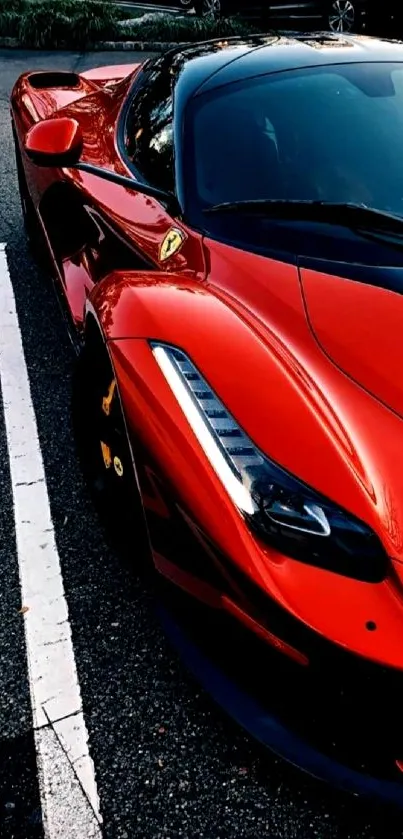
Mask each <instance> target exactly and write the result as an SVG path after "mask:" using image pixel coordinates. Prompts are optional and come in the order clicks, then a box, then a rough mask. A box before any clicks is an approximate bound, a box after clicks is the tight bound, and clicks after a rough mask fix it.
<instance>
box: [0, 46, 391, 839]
mask: <svg viewBox="0 0 403 839" xmlns="http://www.w3.org/2000/svg"><path fill="white" fill-rule="evenodd" d="M145 57H146V56H145V55H144V54H142V58H145ZM136 60H139V56H136V55H135V54H133V53H127V52H125V53H123V54H119V53H111V54H102V53H95V54H93V55H91V54H86V55H83V54H78V53H68V52H61V53H58V54H54V53H40V52H35V53H28V52H23V51H21V52H20V51H18V52H14V51H2V52H0V242H7V243H8V259H9V268H10V275H11V280H12V283H13V287H14V293H15V296H16V303H17V310H18V316H19V320H20V326H21V331H22V338H23V343H24V349H25V355H26V360H27V366H28V373H29V377H30V384H31V393H32V399H33V403H34V408H35V412H36V419H37V424H38V431H39V438H40V444H41V450H42V457H43V461H44V468H45V474H46V481H47V485H48V491H49V496H50V504H51V512H52V518H53V523H54V527H55V536H56V542H57V548H58V553H59V556H60V562H61V567H62V573H63V580H64V587H65V593H66V599H67V604H68V608H69V617H70V625H71V632H72V638H73V645H74V652H75V658H76V665H77V671H78V678H79V683H80V686H81V697H82V710H83V713H84V717H85V721H86V724H87V728H88V732H89V743H90V753H91V756H92V758H93V761H94V765H95V772H96V780H97V784H98V792H99V796H100V801H101V810H102V815H103V819H104V827H103V834H104V836H105V837H106V839H134V837H140V839H177V837H184V839H233V837H237V839H315V837H316V838H317V839H385V837H386V836H387V837H388V839H398V837H403V817H402V816H401V815H400V816H399V815H396V814H392V813H390V812H388V813H387V815H386V816H385V812H383V811H380V810H377V809H376V808H375V807H370V805H369V804H368V803H367V804H364V803H363V802H360V801H356V800H353V799H350V798H349V797H348V796H344V795H341V794H339V793H336V792H334V791H332V790H330V789H328V788H326V787H324V786H322V785H321V784H319V783H316V782H314V781H313V780H310V779H308V778H306V777H305V776H303V775H302V774H301V773H299V772H298V771H296V770H294V769H292V768H290V767H287V766H286V765H285V764H284V763H283V762H282V761H281V760H278V759H276V758H275V757H274V756H273V755H271V754H267V753H262V751H261V750H260V749H259V748H258V746H257V745H256V744H255V743H253V742H252V741H251V740H250V739H249V738H248V737H247V736H245V735H244V734H243V733H242V732H241V731H240V730H239V729H237V728H236V727H235V726H234V725H232V723H230V722H229V721H228V720H227V719H226V718H224V717H223V716H222V715H221V714H220V713H219V711H218V710H217V709H216V708H215V707H214V705H213V704H212V702H211V701H210V700H209V698H208V697H206V696H205V695H204V694H203V693H202V692H201V691H200V690H199V689H198V687H197V685H196V684H195V683H194V682H193V681H192V680H191V679H190V677H189V676H188V675H187V673H186V672H185V670H184V668H183V667H182V665H181V664H180V662H179V661H178V660H177V659H176V657H175V655H174V654H173V653H172V651H171V650H170V648H169V646H168V644H167V642H166V641H165V639H164V636H163V634H162V632H161V630H160V628H159V626H158V625H157V623H156V620H155V618H154V616H153V612H152V610H151V608H150V603H149V599H148V596H147V595H146V593H145V592H144V591H143V590H142V587H141V585H139V583H138V582H137V581H136V578H135V577H134V575H132V574H130V573H129V572H128V570H127V569H126V568H124V567H123V566H122V564H121V563H120V562H119V559H118V558H117V557H116V555H115V554H114V553H113V551H112V550H111V548H110V547H109V546H108V544H107V542H106V541H105V537H104V534H103V531H102V528H101V526H100V523H99V521H98V519H97V516H96V514H95V512H94V510H93V507H92V504H91V502H90V499H89V498H88V495H87V493H86V491H85V488H84V485H83V481H82V477H81V474H80V471H79V468H78V464H77V460H76V455H75V451H74V444H73V433H72V420H71V414H70V398H71V374H72V364H73V357H72V352H71V348H70V344H69V339H68V337H67V334H66V332H65V328H64V325H63V321H62V317H61V314H60V311H59V308H58V304H57V302H56V299H55V297H54V296H53V293H52V290H51V287H50V284H49V282H48V280H47V279H46V277H43V276H41V275H40V274H39V273H38V271H37V269H36V267H35V265H34V264H33V262H32V259H31V257H30V255H29V252H28V249H27V245H26V241H25V236H24V233H23V228H22V221H21V214H20V207H19V200H18V194H17V182H16V173H15V164H14V156H13V145H12V137H11V130H10V123H9V113H8V95H9V92H10V90H11V87H12V84H13V83H14V81H15V79H16V78H17V76H18V75H19V74H20V73H21V72H22V71H23V70H25V69H28V68H33V69H42V68H51V67H55V68H65V69H71V68H73V67H74V68H75V69H76V70H78V71H79V70H80V69H83V68H89V67H91V66H95V65H101V64H110V63H113V62H115V61H116V62H118V63H124V62H132V61H136ZM0 477H1V504H0V591H1V596H0V684H1V691H0V837H1V839H41V838H42V837H43V836H44V829H43V824H42V820H41V812H40V800H39V787H38V769H37V765H36V759H35V738H41V748H42V749H43V750H46V751H47V753H49V752H52V750H60V749H62V751H63V755H64V759H65V762H64V764H63V765H64V767H65V770H64V771H65V774H64V775H63V779H62V784H65V785H66V788H67V786H69V785H71V784H72V783H73V784H74V783H77V784H79V773H78V772H76V770H77V767H78V766H79V764H80V759H81V758H82V754H83V751H82V742H81V741H80V738H79V737H77V739H76V740H75V739H74V737H73V738H72V736H71V731H68V728H71V726H73V727H74V723H75V719H76V717H77V716H79V715H80V714H81V707H80V708H79V709H76V714H72V713H68V714H67V715H66V716H65V717H63V715H60V716H53V717H52V716H51V715H50V714H49V713H48V715H47V717H46V724H45V725H44V726H43V727H42V728H41V729H40V730H37V731H36V732H34V730H33V722H32V713H31V705H30V697H29V685H28V677H27V661H26V652H25V641H24V627H23V618H22V615H21V614H20V613H19V609H20V606H21V594H20V586H19V579H18V564H17V558H16V550H15V533H14V524H13V515H12V500H11V498H12V496H11V488H10V473H9V465H8V456H7V450H6V443H5V431H4V421H3V410H2V405H1V402H0ZM56 643H58V641H56ZM48 699H49V697H48ZM47 705H48V703H47V702H46V703H44V707H45V706H46V707H47ZM67 743H68V744H71V743H73V744H74V747H73V748H71V747H70V746H67V745H66V744H67ZM72 767H74V771H75V774H74V775H73V780H72V775H71V768H72ZM42 780H43V779H42ZM46 783H48V785H49V787H48V791H49V795H52V783H53V782H52V779H47V782H46ZM81 801H82V799H81ZM80 806H84V805H80ZM84 815H85V814H83V812H82V811H81V810H80V809H79V808H78V809H77V811H76V812H74V813H73V818H72V814H71V813H66V816H65V818H66V820H67V821H66V823H67V824H69V830H68V832H66V834H65V835H66V839H84V837H83V828H82V824H83V823H85V821H82V820H83V819H84ZM386 819H387V821H386ZM385 824H387V833H386V832H385Z"/></svg>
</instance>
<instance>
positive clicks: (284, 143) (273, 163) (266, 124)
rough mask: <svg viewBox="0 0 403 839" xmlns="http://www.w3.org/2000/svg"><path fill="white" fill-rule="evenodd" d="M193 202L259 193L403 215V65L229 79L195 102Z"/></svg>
mask: <svg viewBox="0 0 403 839" xmlns="http://www.w3.org/2000/svg"><path fill="white" fill-rule="evenodd" d="M190 134H191V138H190V142H191V147H190V152H189V154H190V157H191V158H192V159H193V165H192V171H191V173H190V180H189V182H188V183H189V196H188V200H189V201H190V205H191V206H193V208H194V209H195V210H196V212H197V207H199V208H200V207H203V206H204V207H206V206H209V205H212V204H216V203H220V202H223V201H234V200H244V199H254V198H285V199H315V200H325V201H343V202H344V201H351V202H357V203H365V204H368V205H370V206H372V207H376V208H379V209H385V210H388V211H391V212H394V213H398V214H401V215H403V156H402V151H403V64H393V65H392V64H385V63H380V64H351V65H333V66H323V67H316V68H313V69H303V70H293V71H288V72H282V73H277V74H273V75H268V76H264V77H260V78H258V79H253V80H249V81H246V82H245V81H244V82H242V83H236V84H232V85H227V86H225V87H223V88H221V89H217V90H214V91H212V92H210V93H208V94H205V95H203V96H200V97H197V98H196V99H195V100H194V102H193V105H192V119H191V132H190Z"/></svg>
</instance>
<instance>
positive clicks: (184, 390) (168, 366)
mask: <svg viewBox="0 0 403 839" xmlns="http://www.w3.org/2000/svg"><path fill="white" fill-rule="evenodd" d="M151 347H152V351H153V353H154V356H155V359H156V361H157V362H158V365H159V367H160V368H161V371H162V373H163V374H164V376H165V378H166V380H167V382H168V384H169V386H170V388H171V390H172V392H173V394H174V396H175V397H176V399H177V401H178V403H179V405H180V406H181V409H182V411H183V413H184V414H185V416H186V419H187V421H188V423H189V425H190V427H191V428H192V430H193V432H194V434H195V435H196V437H197V439H198V441H199V443H200V445H201V447H202V449H203V451H204V453H205V454H206V456H207V458H208V459H209V461H210V463H211V465H212V467H213V469H214V470H215V472H216V474H217V475H218V477H219V478H220V480H221V482H222V483H223V485H224V487H225V489H226V490H227V492H228V494H229V495H230V497H231V498H232V500H233V502H234V503H235V504H236V505H237V507H239V509H240V510H242V511H243V512H245V513H249V514H250V515H252V514H253V512H254V505H253V501H252V496H251V494H250V492H249V489H248V487H247V486H245V484H244V483H243V482H242V478H241V474H240V471H239V470H238V468H237V466H238V465H239V466H241V465H246V463H247V464H248V465H252V462H253V463H256V464H257V463H259V462H260V461H261V460H262V459H261V458H260V456H259V454H258V453H257V452H256V449H255V448H254V447H253V445H252V443H251V442H250V441H249V440H248V438H247V436H246V435H245V434H244V433H243V432H242V431H241V429H239V428H238V426H237V425H236V423H235V421H234V420H233V419H232V417H231V416H230V415H229V414H228V411H227V410H226V408H225V406H224V405H223V404H222V402H220V400H219V399H218V398H217V397H216V395H215V394H214V393H213V392H212V390H211V388H210V387H209V385H208V384H207V382H206V381H205V380H204V379H203V377H202V376H201V375H200V373H199V372H198V370H197V369H196V367H194V366H193V364H192V363H191V361H190V360H189V358H188V357H187V356H186V355H185V354H184V353H182V352H181V351H180V350H177V349H176V348H175V347H171V346H169V345H167V344H159V343H156V342H152V343H151Z"/></svg>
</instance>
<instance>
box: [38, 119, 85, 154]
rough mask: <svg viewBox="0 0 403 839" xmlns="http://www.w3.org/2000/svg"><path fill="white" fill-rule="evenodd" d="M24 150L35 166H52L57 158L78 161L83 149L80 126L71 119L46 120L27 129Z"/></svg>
mask: <svg viewBox="0 0 403 839" xmlns="http://www.w3.org/2000/svg"><path fill="white" fill-rule="evenodd" d="M24 148H25V151H26V153H27V155H28V157H29V159H30V160H31V161H32V162H33V163H35V164H36V165H37V166H52V164H53V165H54V161H55V159H57V158H65V162H66V164H67V163H68V161H69V159H70V158H71V160H72V161H73V162H75V161H76V160H79V158H80V155H81V152H82V149H83V135H82V131H81V127H80V124H79V123H78V122H77V120H76V119H71V117H60V118H59V119H58V118H55V119H46V120H43V121H42V122H37V123H36V124H35V125H33V126H32V128H30V129H29V131H28V133H27V135H26V137H25V141H24Z"/></svg>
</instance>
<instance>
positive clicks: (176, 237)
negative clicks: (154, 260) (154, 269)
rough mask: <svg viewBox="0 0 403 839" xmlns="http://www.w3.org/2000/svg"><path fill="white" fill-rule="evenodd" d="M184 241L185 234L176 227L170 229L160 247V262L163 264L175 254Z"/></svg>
mask: <svg viewBox="0 0 403 839" xmlns="http://www.w3.org/2000/svg"><path fill="white" fill-rule="evenodd" d="M184 241H185V234H184V233H183V231H182V230H179V228H178V227H171V229H170V230H168V233H167V234H166V236H165V237H164V239H163V240H162V242H161V245H160V262H165V260H166V259H169V257H170V256H173V255H174V253H177V251H178V250H179V248H181V247H182V245H183V242H184Z"/></svg>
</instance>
